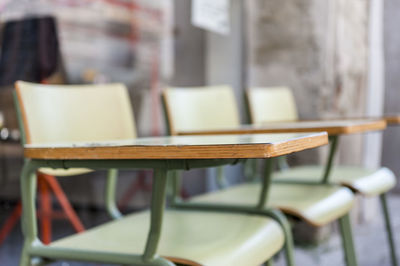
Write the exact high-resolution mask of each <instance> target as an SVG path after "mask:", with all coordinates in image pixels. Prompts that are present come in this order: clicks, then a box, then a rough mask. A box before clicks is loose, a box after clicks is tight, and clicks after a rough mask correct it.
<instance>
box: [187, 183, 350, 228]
mask: <svg viewBox="0 0 400 266" xmlns="http://www.w3.org/2000/svg"><path fill="white" fill-rule="evenodd" d="M260 192H261V186H260V184H257V183H250V184H240V185H237V186H233V187H229V188H228V189H224V190H220V191H217V192H213V193H208V194H204V195H201V196H197V197H194V198H193V199H191V201H193V202H199V203H220V204H231V205H245V206H256V205H257V199H258V195H259V194H260ZM353 202H354V196H353V193H352V192H351V190H350V189H348V188H345V187H340V186H335V185H332V186H325V185H324V186H319V185H303V184H302V185H299V184H272V185H271V188H270V194H269V197H268V201H267V203H266V207H273V208H278V209H280V210H282V211H283V212H284V213H287V214H290V215H293V216H296V217H299V218H301V219H304V220H305V221H306V222H308V223H310V224H312V225H314V226H322V225H326V224H328V223H330V222H332V221H334V220H337V219H339V218H340V217H342V216H343V215H345V214H346V213H348V212H349V211H350V209H351V207H352V205H353Z"/></svg>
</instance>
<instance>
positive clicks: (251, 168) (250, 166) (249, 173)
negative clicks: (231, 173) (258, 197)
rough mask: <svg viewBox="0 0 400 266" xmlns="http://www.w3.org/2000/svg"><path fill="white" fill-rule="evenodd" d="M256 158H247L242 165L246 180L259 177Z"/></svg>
mask: <svg viewBox="0 0 400 266" xmlns="http://www.w3.org/2000/svg"><path fill="white" fill-rule="evenodd" d="M257 166H258V160H257V159H249V160H247V161H246V162H245V163H244V165H243V170H244V176H245V178H246V180H248V181H255V180H258V179H259V178H260V175H259V173H258V171H257V170H258V169H257Z"/></svg>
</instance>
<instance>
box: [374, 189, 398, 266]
mask: <svg viewBox="0 0 400 266" xmlns="http://www.w3.org/2000/svg"><path fill="white" fill-rule="evenodd" d="M379 198H380V201H381V205H382V211H383V215H384V220H385V226H386V233H387V238H388V241H389V248H390V256H391V260H392V265H393V266H397V265H398V260H397V255H396V245H395V243H394V238H393V230H392V225H391V222H390V215H389V208H388V205H387V199H386V194H381V195H380V196H379Z"/></svg>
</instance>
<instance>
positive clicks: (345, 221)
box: [339, 214, 357, 266]
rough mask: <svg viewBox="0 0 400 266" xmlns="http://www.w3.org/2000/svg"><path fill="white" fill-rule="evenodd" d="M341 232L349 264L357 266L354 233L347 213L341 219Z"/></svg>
mask: <svg viewBox="0 0 400 266" xmlns="http://www.w3.org/2000/svg"><path fill="white" fill-rule="evenodd" d="M339 226H340V233H341V236H342V244H343V250H344V252H345V260H346V265H347V266H356V265H357V257H356V252H355V249H354V242H353V235H352V231H351V223H350V216H349V214H346V215H345V216H343V217H342V218H340V219H339Z"/></svg>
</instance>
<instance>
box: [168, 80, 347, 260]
mask: <svg viewBox="0 0 400 266" xmlns="http://www.w3.org/2000/svg"><path fill="white" fill-rule="evenodd" d="M163 100H164V106H165V112H166V116H167V121H168V127H169V130H170V132H171V134H179V132H184V131H186V132H188V131H200V130H219V129H224V128H235V127H238V126H239V125H240V123H239V112H238V108H237V105H236V101H235V97H234V93H233V90H232V88H230V87H229V86H209V87H192V88H167V89H165V90H164V91H163ZM260 190H261V185H260V184H259V183H245V184H239V185H235V186H231V187H228V188H225V189H222V190H219V191H217V192H212V193H207V194H204V195H200V196H197V197H194V198H192V199H191V202H195V203H207V204H233V205H238V206H256V205H257V199H258V195H259V192H260ZM353 202H354V196H353V193H352V192H351V190H350V189H348V188H344V187H341V186H337V185H322V184H321V185H319V184H318V185H315V184H313V185H305V184H304V185H295V184H271V186H270V192H269V198H268V202H267V203H266V205H265V206H264V208H268V207H276V208H278V209H280V210H281V211H283V212H284V213H286V214H288V215H291V216H295V217H298V218H300V219H303V220H304V221H306V222H308V223H309V224H311V225H313V226H322V225H326V224H328V223H330V222H333V221H335V220H339V222H340V226H341V229H342V237H343V244H344V251H345V254H346V260H347V262H348V265H354V264H355V257H354V249H353V244H352V237H351V226H350V222H349V216H348V213H349V211H350V209H351V207H352V205H353Z"/></svg>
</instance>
